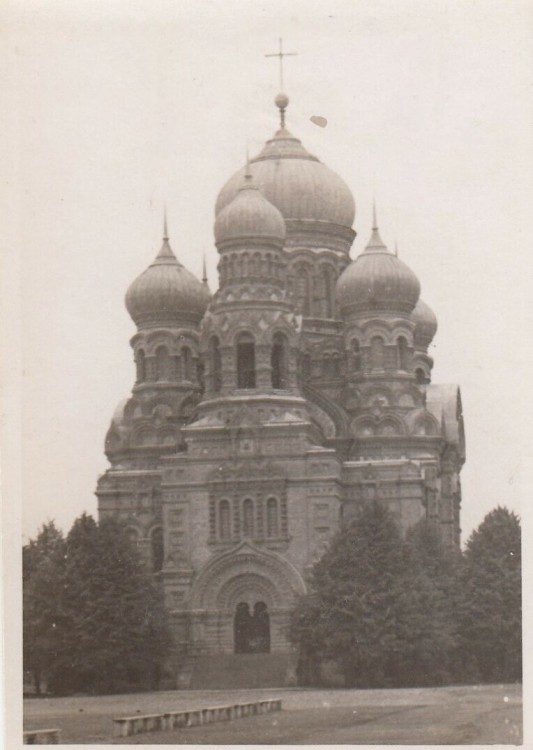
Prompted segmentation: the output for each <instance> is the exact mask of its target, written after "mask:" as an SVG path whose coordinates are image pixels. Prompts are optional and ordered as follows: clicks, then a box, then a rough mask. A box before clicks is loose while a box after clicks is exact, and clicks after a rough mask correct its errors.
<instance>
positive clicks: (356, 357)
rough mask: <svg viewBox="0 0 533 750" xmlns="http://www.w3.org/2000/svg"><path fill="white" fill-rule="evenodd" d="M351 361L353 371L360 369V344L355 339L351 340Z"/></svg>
mask: <svg viewBox="0 0 533 750" xmlns="http://www.w3.org/2000/svg"><path fill="white" fill-rule="evenodd" d="M352 362H353V370H354V372H360V370H361V345H360V343H359V341H358V340H357V339H353V340H352Z"/></svg>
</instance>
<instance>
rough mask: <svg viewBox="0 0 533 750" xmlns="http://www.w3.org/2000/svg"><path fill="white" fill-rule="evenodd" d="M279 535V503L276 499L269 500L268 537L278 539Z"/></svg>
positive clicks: (270, 498)
mask: <svg viewBox="0 0 533 750" xmlns="http://www.w3.org/2000/svg"><path fill="white" fill-rule="evenodd" d="M278 534H279V518H278V501H277V500H276V498H275V497H269V498H268V500H267V536H268V537H276V536H278Z"/></svg>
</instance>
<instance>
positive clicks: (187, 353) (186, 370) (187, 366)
mask: <svg viewBox="0 0 533 750" xmlns="http://www.w3.org/2000/svg"><path fill="white" fill-rule="evenodd" d="M181 376H182V378H183V380H192V354H191V350H190V349H189V347H188V346H184V347H183V349H182V350H181Z"/></svg>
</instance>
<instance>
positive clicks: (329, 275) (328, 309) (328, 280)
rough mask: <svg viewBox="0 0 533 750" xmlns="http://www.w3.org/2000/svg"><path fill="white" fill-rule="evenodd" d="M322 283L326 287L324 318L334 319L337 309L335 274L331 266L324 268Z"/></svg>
mask: <svg viewBox="0 0 533 750" xmlns="http://www.w3.org/2000/svg"><path fill="white" fill-rule="evenodd" d="M322 283H323V285H324V301H325V304H324V316H325V317H326V318H332V317H333V315H334V307H335V272H334V270H333V269H332V268H331V266H324V267H323V268H322Z"/></svg>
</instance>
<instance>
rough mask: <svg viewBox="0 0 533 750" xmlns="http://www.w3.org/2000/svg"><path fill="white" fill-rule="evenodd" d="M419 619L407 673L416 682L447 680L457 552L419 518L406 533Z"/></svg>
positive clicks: (453, 656)
mask: <svg viewBox="0 0 533 750" xmlns="http://www.w3.org/2000/svg"><path fill="white" fill-rule="evenodd" d="M406 543H407V546H408V551H409V555H410V558H411V564H410V568H411V570H412V575H413V580H412V582H411V591H412V592H418V597H419V601H418V614H419V622H420V623H421V624H422V625H423V628H422V630H421V632H420V633H419V638H418V639H417V641H416V645H415V651H414V655H413V656H414V658H413V659H412V664H411V667H412V672H411V677H412V679H413V681H415V682H416V683H417V684H419V685H423V684H433V685H434V684H439V683H440V684H443V683H446V682H450V681H451V680H452V678H453V676H454V674H455V672H456V660H457V653H456V652H457V644H458V634H457V611H458V595H459V589H458V577H459V572H460V566H461V553H460V552H459V551H458V550H455V549H453V548H450V547H447V546H446V545H445V544H444V543H443V541H442V538H441V535H440V532H439V529H438V527H437V526H436V525H435V524H434V523H432V522H431V521H429V520H428V519H425V518H424V519H422V520H421V521H419V522H418V523H417V524H415V525H414V526H412V527H411V528H410V529H409V530H408V531H407V534H406Z"/></svg>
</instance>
